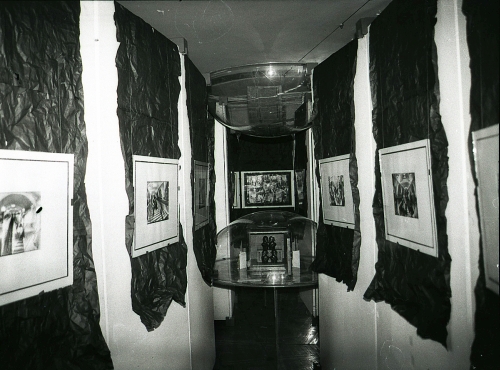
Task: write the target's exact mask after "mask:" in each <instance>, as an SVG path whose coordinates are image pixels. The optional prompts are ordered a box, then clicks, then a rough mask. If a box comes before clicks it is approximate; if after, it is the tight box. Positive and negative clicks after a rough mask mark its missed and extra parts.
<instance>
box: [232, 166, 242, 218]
mask: <svg viewBox="0 0 500 370" xmlns="http://www.w3.org/2000/svg"><path fill="white" fill-rule="evenodd" d="M240 186H241V185H240V173H239V172H233V208H235V209H238V208H241V187H240Z"/></svg>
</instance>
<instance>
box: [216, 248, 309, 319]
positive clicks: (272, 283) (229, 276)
mask: <svg viewBox="0 0 500 370" xmlns="http://www.w3.org/2000/svg"><path fill="white" fill-rule="evenodd" d="M312 261H313V257H302V258H301V260H300V268H297V267H294V268H293V269H292V270H293V272H292V275H288V274H287V272H286V271H253V270H251V269H246V268H245V269H240V268H238V267H239V266H238V263H239V259H238V258H228V259H222V260H218V261H216V262H215V268H214V271H215V274H214V276H213V284H214V286H217V287H221V288H231V287H254V288H273V290H274V314H275V317H277V315H278V290H277V289H276V288H294V287H295V288H316V287H317V286H318V276H317V274H316V273H315V272H313V271H311V270H309V266H310V265H311V263H312Z"/></svg>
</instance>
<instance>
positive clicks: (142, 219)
mask: <svg viewBox="0 0 500 370" xmlns="http://www.w3.org/2000/svg"><path fill="white" fill-rule="evenodd" d="M132 158H133V162H134V163H133V166H134V170H133V172H134V174H133V176H134V204H135V230H134V243H133V247H132V258H135V257H138V256H140V255H143V254H145V253H146V252H151V251H154V250H156V249H158V248H162V247H165V246H167V245H169V244H173V243H176V242H178V241H179V207H178V205H179V201H178V191H177V190H178V188H177V187H178V174H179V171H178V167H179V161H178V160H176V159H166V158H155V157H146V156H140V155H134V156H132Z"/></svg>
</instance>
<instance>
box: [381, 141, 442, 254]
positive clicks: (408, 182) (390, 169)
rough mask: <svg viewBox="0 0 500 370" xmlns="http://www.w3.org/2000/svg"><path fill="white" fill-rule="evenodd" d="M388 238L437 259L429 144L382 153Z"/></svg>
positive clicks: (426, 142)
mask: <svg viewBox="0 0 500 370" xmlns="http://www.w3.org/2000/svg"><path fill="white" fill-rule="evenodd" d="M379 160H380V172H381V176H382V198H383V202H384V219H385V238H386V239H387V240H389V241H391V242H394V243H398V244H400V245H403V246H406V247H408V248H412V249H415V250H418V251H420V252H422V253H425V254H428V255H431V256H434V257H437V256H438V244H437V229H436V213H435V208H434V191H433V188H432V171H431V153H430V145H429V140H428V139H425V140H420V141H416V142H412V143H409V144H403V145H398V146H394V147H390V148H384V149H380V150H379Z"/></svg>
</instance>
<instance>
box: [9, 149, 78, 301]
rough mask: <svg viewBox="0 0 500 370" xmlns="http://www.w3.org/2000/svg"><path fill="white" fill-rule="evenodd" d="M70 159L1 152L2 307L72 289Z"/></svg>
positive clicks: (66, 157)
mask: <svg viewBox="0 0 500 370" xmlns="http://www.w3.org/2000/svg"><path fill="white" fill-rule="evenodd" d="M73 174H74V155H73V154H61V153H44V152H27V151H19V150H0V271H1V275H2V278H1V279H0V306H2V305H5V304H8V303H12V302H15V301H19V300H21V299H25V298H29V297H32V296H35V295H38V294H40V293H41V292H48V291H52V290H55V289H59V288H63V287H66V286H68V285H72V284H73V205H72V201H73Z"/></svg>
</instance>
